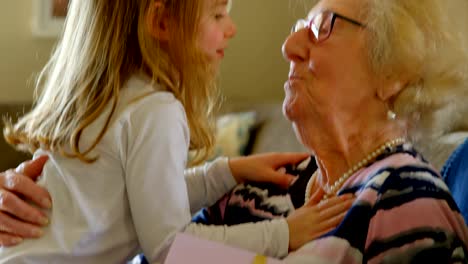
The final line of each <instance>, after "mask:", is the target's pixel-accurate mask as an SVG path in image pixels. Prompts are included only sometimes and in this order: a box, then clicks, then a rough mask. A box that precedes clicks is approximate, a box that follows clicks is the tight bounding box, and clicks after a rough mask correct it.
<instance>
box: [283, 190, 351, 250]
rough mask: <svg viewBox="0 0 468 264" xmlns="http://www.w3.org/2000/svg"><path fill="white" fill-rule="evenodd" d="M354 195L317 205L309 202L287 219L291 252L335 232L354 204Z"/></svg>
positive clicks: (332, 199) (346, 195) (343, 196)
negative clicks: (332, 231)
mask: <svg viewBox="0 0 468 264" xmlns="http://www.w3.org/2000/svg"><path fill="white" fill-rule="evenodd" d="M354 199H355V198H354V195H352V194H345V195H342V196H338V197H333V198H330V199H328V200H326V201H323V202H320V203H318V204H317V201H313V200H311V201H309V202H308V203H307V204H305V205H304V206H302V207H301V208H299V209H297V210H296V211H294V212H293V213H292V214H291V215H289V216H288V217H287V218H286V221H287V222H288V226H289V250H290V251H294V250H296V249H298V248H300V247H301V246H303V245H304V244H306V243H307V242H309V241H311V240H314V239H316V238H318V237H320V236H322V235H324V234H326V233H328V232H330V231H331V230H333V229H334V228H335V227H336V226H337V225H338V224H339V223H341V221H342V220H343V218H344V217H345V215H346V213H347V212H348V210H349V208H351V206H352V204H353V202H354Z"/></svg>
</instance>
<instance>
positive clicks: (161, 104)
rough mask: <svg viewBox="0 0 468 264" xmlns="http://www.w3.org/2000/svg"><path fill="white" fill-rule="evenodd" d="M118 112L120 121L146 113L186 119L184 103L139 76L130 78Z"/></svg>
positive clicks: (122, 94) (118, 105)
mask: <svg viewBox="0 0 468 264" xmlns="http://www.w3.org/2000/svg"><path fill="white" fill-rule="evenodd" d="M116 112H117V113H118V114H117V116H119V117H120V119H126V118H129V117H131V116H135V115H141V114H143V113H145V112H149V113H151V114H152V115H153V116H164V115H170V116H180V117H182V118H183V119H185V110H184V107H183V106H182V103H181V102H180V101H179V100H178V99H177V98H176V97H175V96H174V95H173V94H172V93H171V92H168V91H166V90H164V89H163V88H162V87H160V86H159V85H158V84H154V83H152V82H151V81H150V80H149V79H147V78H145V77H142V76H138V75H136V76H133V77H132V78H130V79H129V80H128V81H127V83H126V84H125V86H124V87H123V89H122V90H121V94H120V98H119V102H118V104H117V107H116Z"/></svg>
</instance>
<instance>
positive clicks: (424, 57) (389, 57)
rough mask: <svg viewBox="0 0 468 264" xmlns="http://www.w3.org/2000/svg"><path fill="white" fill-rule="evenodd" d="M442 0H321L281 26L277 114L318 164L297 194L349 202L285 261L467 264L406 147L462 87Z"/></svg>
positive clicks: (465, 236) (446, 200)
mask: <svg viewBox="0 0 468 264" xmlns="http://www.w3.org/2000/svg"><path fill="white" fill-rule="evenodd" d="M447 2H448V1H440V0H420V1H418V0H412V1H408V0H388V1H382V0H322V1H320V2H318V3H317V4H316V5H315V6H314V7H313V8H312V10H310V12H309V14H308V17H307V19H305V20H299V21H298V22H297V24H296V25H295V27H294V28H293V32H292V34H291V35H290V36H289V37H288V38H287V40H286V41H285V43H284V46H283V54H284V56H285V58H286V59H287V60H288V61H290V73H289V79H288V81H287V82H286V85H285V93H286V96H285V99H284V104H283V110H284V113H285V116H286V117H287V118H288V119H289V120H290V121H291V122H292V124H293V127H294V129H295V132H296V134H297V137H298V139H299V140H300V141H301V142H302V143H303V144H304V145H305V146H306V147H307V148H308V149H310V150H311V152H312V153H313V154H314V156H315V160H316V163H317V166H318V169H317V170H316V171H315V172H314V173H313V175H309V176H310V177H308V180H307V181H306V182H307V184H306V187H305V194H304V193H302V194H301V195H299V196H302V198H305V202H307V201H310V200H312V201H317V203H320V201H326V200H328V199H331V198H332V197H334V196H340V195H344V194H349V193H352V194H355V195H356V197H357V199H356V201H355V202H354V205H353V207H352V208H351V209H350V210H349V212H348V213H347V214H346V217H345V218H344V220H343V221H342V222H341V223H340V224H339V225H338V227H337V228H335V229H333V230H331V231H330V232H328V233H326V234H325V235H323V236H322V237H321V238H320V239H317V240H314V241H312V242H310V243H308V244H306V245H305V246H303V247H301V248H300V249H299V250H297V251H296V252H294V253H292V254H290V255H289V256H288V257H287V258H286V259H285V261H286V262H289V263H362V262H365V263H423V262H424V263H426V262H431V263H452V262H456V261H461V262H466V261H467V256H466V254H467V252H466V248H467V243H468V229H467V227H466V225H465V222H464V220H463V218H462V217H461V215H460V213H459V210H458V208H457V205H456V204H455V202H454V200H453V198H452V197H451V195H450V192H449V191H448V188H447V187H446V185H445V184H444V182H443V181H442V179H441V178H440V175H439V173H438V172H437V171H436V169H434V167H433V166H432V165H431V164H430V163H428V162H427V161H426V160H425V159H424V158H423V157H422V155H421V154H420V153H418V151H417V150H415V149H414V148H413V146H412V143H411V141H412V139H414V138H416V139H419V138H421V137H420V134H421V131H422V129H426V126H425V124H424V122H421V120H429V119H430V118H429V117H430V116H431V115H435V114H437V111H439V109H442V108H443V107H444V106H446V105H447V104H449V103H450V102H451V101H452V100H454V99H456V97H457V96H458V95H459V94H463V93H464V92H465V93H466V91H463V89H465V88H460V87H464V85H465V84H466V76H465V75H466V63H467V54H466V51H465V50H464V49H463V43H462V42H461V40H460V38H459V35H458V33H459V32H458V31H457V28H456V27H453V26H452V24H451V21H450V20H449V18H450V16H449V15H448V13H447V10H448V7H447V5H448V3H447ZM425 143H426V144H431V142H425ZM306 167H308V166H306ZM305 171H308V170H305ZM291 196H292V193H291ZM304 224H305V225H307V224H308V223H304ZM296 227H297V228H301V226H300V225H297V226H296ZM299 246H300V245H296V246H295V245H291V248H295V247H299Z"/></svg>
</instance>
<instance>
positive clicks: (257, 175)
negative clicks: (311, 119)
mask: <svg viewBox="0 0 468 264" xmlns="http://www.w3.org/2000/svg"><path fill="white" fill-rule="evenodd" d="M309 156H310V154H308V153H266V154H257V155H251V156H246V157H236V158H230V159H229V167H230V168H231V172H232V175H233V176H234V178H235V179H236V181H237V183H243V182H245V181H252V182H271V183H275V184H277V185H280V186H282V187H284V188H287V187H289V185H290V184H291V183H292V182H293V180H294V179H295V178H296V177H295V176H293V175H290V174H286V173H285V172H284V171H279V170H278V169H279V168H281V167H284V166H285V165H288V164H297V163H299V162H300V161H302V160H304V159H306V158H308V157H309Z"/></svg>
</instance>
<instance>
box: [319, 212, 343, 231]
mask: <svg viewBox="0 0 468 264" xmlns="http://www.w3.org/2000/svg"><path fill="white" fill-rule="evenodd" d="M345 216H346V212H342V213H340V214H338V215H336V216H334V217H332V218H329V219H326V220H324V221H322V222H320V224H318V230H325V231H323V232H322V233H323V234H325V233H327V232H329V231H330V230H332V229H334V228H336V227H337V226H338V225H339V224H340V223H341V221H343V219H344V218H345Z"/></svg>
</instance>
